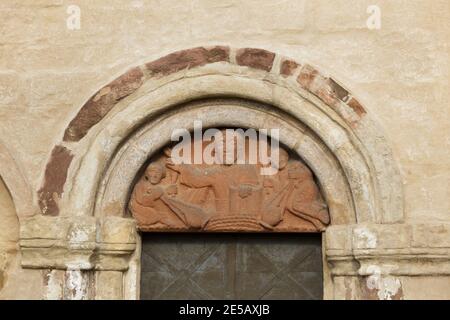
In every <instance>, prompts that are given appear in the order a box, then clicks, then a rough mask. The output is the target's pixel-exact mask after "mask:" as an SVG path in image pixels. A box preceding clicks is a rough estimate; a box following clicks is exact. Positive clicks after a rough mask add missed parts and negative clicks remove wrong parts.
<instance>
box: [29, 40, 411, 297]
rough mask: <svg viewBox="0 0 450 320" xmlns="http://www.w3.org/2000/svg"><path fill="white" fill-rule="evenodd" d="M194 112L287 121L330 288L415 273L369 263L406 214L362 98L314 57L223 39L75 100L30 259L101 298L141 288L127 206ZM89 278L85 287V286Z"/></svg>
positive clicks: (243, 123) (256, 122)
mask: <svg viewBox="0 0 450 320" xmlns="http://www.w3.org/2000/svg"><path fill="white" fill-rule="evenodd" d="M196 119H200V120H202V121H203V124H204V127H218V126H232V127H251V128H267V129H270V128H280V141H281V142H282V143H283V144H284V145H285V146H287V147H288V148H290V149H291V150H292V151H293V152H296V153H297V154H298V155H299V156H300V157H301V158H302V159H303V160H304V161H305V162H306V163H307V164H308V165H309V167H310V168H311V169H312V170H313V171H314V174H315V175H316V177H317V179H318V183H319V185H320V188H321V190H322V192H323V194H324V196H325V198H326V201H327V203H328V205H329V208H330V215H331V220H332V221H331V224H332V225H331V226H330V227H328V229H327V231H326V237H325V241H324V250H325V255H326V261H327V262H328V263H327V264H326V266H325V272H326V276H325V279H326V280H325V281H326V282H327V283H328V285H325V288H326V289H325V291H326V292H325V296H326V297H328V298H333V297H335V298H338V297H341V296H342V292H345V288H347V287H348V286H349V285H357V284H355V282H354V281H353V280H352V281H353V282H351V281H350V282H349V281H347V280H348V279H347V280H345V281H344V280H343V279H344V278H345V277H349V279H350V278H351V279H354V278H355V276H356V278H358V277H364V276H370V275H372V274H373V273H374V272H379V273H382V274H385V273H386V274H388V275H389V276H391V275H392V274H403V273H404V272H406V271H405V270H406V269H405V270H403V269H402V266H401V264H399V263H397V262H395V265H397V266H399V267H398V268H394V269H395V270H396V271H394V272H393V271H392V270H387V269H386V268H384V267H382V266H381V267H377V268H378V269H376V270H375V271H374V269H373V268H372V269H370V268H368V267H366V265H376V266H380V265H381V264H380V262H379V261H378V260H377V259H379V256H380V254H378V253H377V252H378V251H380V250H384V249H383V246H384V245H387V246H389V245H392V242H389V243H386V244H385V243H384V242H385V241H384V240H383V239H385V238H386V237H389V234H391V233H395V232H396V230H398V228H403V226H404V225H403V224H402V222H403V217H404V212H403V195H402V184H401V179H400V175H399V173H398V170H397V167H396V164H395V162H394V160H393V156H392V153H391V151H390V148H389V147H388V143H387V142H386V140H385V139H384V137H383V136H382V134H381V133H380V132H381V130H380V129H379V128H378V126H377V125H376V124H375V123H374V122H373V121H372V120H371V119H370V115H369V114H368V113H367V111H366V110H365V108H364V107H363V106H362V105H361V104H360V103H359V102H358V100H357V99H356V98H355V97H354V96H353V95H352V94H351V93H350V92H349V91H348V90H347V89H345V88H344V87H343V86H341V85H340V84H339V83H338V81H336V80H334V79H333V78H331V77H329V76H327V75H325V74H323V73H321V72H319V71H318V70H317V69H316V68H314V67H313V66H311V65H310V64H307V63H304V62H302V61H295V60H293V59H290V58H287V57H284V56H281V55H278V54H276V53H273V52H269V51H266V50H262V49H254V48H242V49H235V48H230V47H226V46H215V47H198V48H193V49H187V50H183V51H179V52H175V53H171V54H169V55H167V56H165V57H162V58H160V59H157V60H155V61H152V62H149V63H146V64H144V65H140V66H137V67H134V68H132V69H131V70H129V71H128V72H126V73H125V74H123V75H121V76H120V77H118V78H116V79H115V80H113V81H112V82H110V83H109V84H107V85H105V86H104V87H103V88H101V89H100V90H98V91H97V92H96V93H95V94H94V95H93V96H92V97H91V98H90V99H89V100H88V101H87V102H86V103H85V104H84V105H83V106H82V107H81V109H79V110H78V112H77V114H76V115H75V116H74V118H73V119H72V120H71V121H70V123H69V125H68V126H67V128H66V129H65V132H64V136H63V139H62V141H61V142H60V144H58V145H57V146H55V148H54V150H53V152H52V154H51V156H50V159H49V161H48V164H47V167H46V171H45V175H44V179H43V182H42V184H41V188H40V190H39V191H38V202H39V206H40V208H41V211H42V215H40V216H39V217H34V218H33V219H32V220H30V222H29V223H27V224H24V226H23V232H22V240H21V244H22V250H23V252H24V256H23V262H22V264H23V265H24V266H26V267H34V268H43V267H46V268H55V269H61V270H69V271H66V272H72V273H73V272H79V273H80V274H81V275H82V276H81V277H78V278H79V279H85V278H86V277H94V278H95V281H94V283H96V284H95V286H96V290H95V297H97V298H108V297H126V298H133V297H136V296H137V295H138V285H137V283H138V278H139V277H138V274H139V241H138V239H139V237H138V236H137V235H136V232H135V227H134V224H133V223H134V222H133V220H132V219H130V218H128V217H127V215H126V203H127V200H128V197H129V193H130V188H131V187H132V185H133V181H134V179H135V177H136V174H137V172H138V171H139V170H140V169H141V168H142V166H143V165H144V164H145V163H146V161H147V160H148V159H149V157H151V156H152V154H154V153H155V152H156V151H158V150H159V149H160V148H161V147H163V146H164V145H166V144H167V143H168V142H170V134H171V131H172V130H173V129H175V128H187V129H192V126H193V120H196ZM55 181H56V182H57V183H55ZM56 188H57V189H56ZM49 221H58V223H59V226H60V227H59V229H58V231H54V232H53V235H52V236H48V235H47V238H46V240H47V242H46V245H48V243H49V242H52V243H53V244H55V245H56V246H57V247H58V246H59V247H60V248H63V250H62V251H61V250H60V251H58V252H56V251H55V252H54V253H51V252H50V253H49V252H48V249H45V248H44V247H43V246H42V245H39V243H38V242H37V240H36V239H39V238H40V235H39V232H42V231H37V230H39V228H37V227H36V225H39V226H42V228H43V230H45V229H48V228H46V227H45V225H48V224H49ZM53 225H54V223H53ZM384 225H385V226H386V228H385V227H380V226H384ZM386 230H387V231H386ZM408 230H410V229H408ZM385 232H388V235H387V236H385V235H384V233H385ZM389 232H390V233H389ZM405 232H410V231H405ZM411 232H412V231H411ZM390 238H391V239H390V240H392V241H394V242H395V243H394V245H395V244H398V242H399V241H401V239H394V238H393V237H392V236H390ZM374 239H375V240H374ZM409 246H410V244H408V243H401V244H400V247H402V248H409ZM397 247H398V246H397ZM75 249H76V252H77V254H76V255H74V254H69V253H70V252H73V251H74V250H75ZM358 250H362V251H361V252H360V251H358ZM61 252H63V253H61ZM27 253H28V254H27ZM389 259H394V260H395V259H396V258H395V254H394V255H392V254H391V255H390V256H389V257H388V260H389ZM83 270H96V271H95V273H94V275H92V274H90V273H89V274H88V273H87V272H84V271H83ZM386 270H387V271H386ZM409 270H410V269H409ZM395 272H397V273H395ZM83 277H84V278H83ZM123 277H124V278H123ZM66 278H67V277H66ZM123 279H125V281H123ZM83 281H84V282H83ZM83 281H81V280H80V283H79V285H80V289H79V290H85V291H86V292H88V291H89V288H88V287H87V286H88V285H87V283H89V281H87V280H83ZM358 281H359V280H358ZM344 282H345V283H344ZM106 283H108V285H106ZM112 284H113V285H112ZM111 287H112V288H113V289H111ZM361 290H362V289H361ZM361 290H360V291H361ZM75 291H76V290H75ZM375 291H376V290H375ZM83 292H84V291H83ZM361 292H365V291H364V290H363V291H361ZM396 292H397V291H396ZM86 294H87V293H86ZM368 294H372V293H371V292H369V293H368Z"/></svg>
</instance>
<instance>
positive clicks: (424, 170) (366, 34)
mask: <svg viewBox="0 0 450 320" xmlns="http://www.w3.org/2000/svg"><path fill="white" fill-rule="evenodd" d="M70 4H76V5H78V6H79V7H80V9H81V29H80V30H69V29H68V28H67V27H66V19H67V17H68V14H67V13H66V9H67V6H68V5H70ZM371 4H377V5H378V6H379V7H380V9H381V22H382V25H381V29H379V30H369V29H368V28H367V26H366V20H367V18H368V17H369V14H368V13H367V12H366V9H367V7H368V5H371ZM0 18H1V19H0V139H1V140H2V141H3V142H4V144H5V145H6V146H7V147H8V149H9V150H10V151H11V153H12V155H13V157H14V159H15V160H16V161H17V162H18V163H19V164H20V167H21V168H23V170H24V174H25V175H26V177H27V179H28V180H29V181H30V183H31V185H32V189H33V191H34V192H35V191H36V190H38V189H39V187H40V183H41V179H42V176H43V172H44V168H45V164H46V162H47V160H48V157H49V154H50V152H51V150H52V148H53V146H54V145H55V143H57V142H58V141H60V140H61V138H62V135H63V132H64V128H65V127H66V126H67V124H68V123H69V121H70V120H71V119H72V118H73V116H74V115H75V114H76V112H77V111H78V109H79V108H80V107H81V106H82V104H83V103H84V102H85V101H86V100H87V99H88V98H89V97H90V96H91V95H92V94H93V93H94V92H95V91H96V90H97V89H99V88H100V87H102V86H103V85H104V84H106V83H107V82H109V81H110V80H112V79H113V78H115V77H116V76H117V75H119V74H121V73H123V72H124V71H126V70H127V69H129V67H130V66H133V65H138V64H141V63H142V62H145V61H151V60H153V59H155V58H157V57H159V56H162V55H165V54H167V53H169V52H172V51H175V50H179V49H184V48H190V47H195V46H199V45H213V44H226V45H230V46H232V47H259V48H265V49H269V50H271V51H274V52H278V53H282V54H284V55H286V56H290V57H293V58H297V57H298V58H301V59H300V60H306V61H309V62H310V63H311V64H313V65H316V66H318V67H319V68H320V69H321V70H322V71H325V72H328V73H329V74H330V75H333V76H334V77H335V78H336V79H338V80H340V82H341V83H342V84H344V85H345V86H346V87H347V88H348V89H349V90H350V91H351V92H352V93H354V94H355V96H356V97H358V98H359V99H360V100H361V101H362V103H363V104H364V105H365V107H366V108H367V109H368V112H369V113H370V114H371V116H372V117H373V118H374V119H375V120H377V121H378V123H379V124H380V126H381V127H382V129H383V130H384V133H385V135H386V136H387V138H388V140H389V142H390V143H391V145H392V147H393V151H394V155H395V157H396V161H397V162H398V164H399V167H400V171H401V174H402V177H403V183H404V191H405V208H406V217H407V219H408V220H410V221H420V220H425V221H430V220H432V221H450V183H449V182H450V125H449V123H450V104H449V93H448V87H449V56H448V38H449V37H450V35H449V31H450V28H449V22H448V21H450V2H449V1H447V0H377V1H373V0H370V1H366V0H352V1H349V0H334V1H327V0H309V1H308V0H296V1H282V2H279V1H275V2H274V1H266V0H251V1H250V0H249V1H245V2H242V1H237V0H220V1H215V0H206V1H200V0H196V1H194V0H193V1H179V0H164V1H152V0H148V1H146V0H133V1H131V0H130V1H126V0H98V1H89V0H70V1H66V0H5V1H1V2H0ZM4 198H5V199H6V198H7V191H6V189H5V188H4V187H1V186H0V210H1V211H0V215H1V216H2V217H3V214H4V212H12V211H11V210H12V209H11V204H10V203H9V204H8V201H9V200H8V201H6V202H5V200H3V199H4ZM8 217H10V215H9V214H8ZM7 221H8V222H7V223H3V222H2V224H1V225H0V237H3V236H4V235H7V234H8V235H9V234H10V232H11V233H15V232H16V231H14V232H13V231H12V230H16V229H14V228H17V220H15V218H8V220H7ZM11 226H12V227H11ZM5 230H7V232H6V231H5ZM15 234H17V233H15ZM15 239H16V238H15ZM0 241H1V240H0ZM0 267H1V260H0ZM30 272H32V271H30ZM35 273H36V272H35ZM36 279H37V278H36ZM8 281H9V283H11V281H12V280H11V279H10V280H8ZM17 281H18V280H17ZM39 281H42V277H41V276H39ZM32 283H33V285H34V286H35V287H36V288H37V287H38V286H39V285H42V284H40V282H39V283H38V280H34V282H33V281H32ZM407 283H408V284H407V285H405V287H404V291H405V298H406V297H414V294H413V293H409V292H413V291H414V290H415V289H414V288H417V287H420V285H421V284H429V285H430V286H436V287H439V288H441V289H439V290H444V291H445V286H444V287H442V285H440V282H439V281H437V280H433V279H415V278H410V279H409V280H407ZM0 287H1V285H0ZM6 287H7V285H5V287H4V289H3V291H4V290H6ZM15 287H16V288H18V289H17V290H20V292H19V291H16V293H14V292H12V291H11V292H12V293H10V297H12V296H13V295H14V294H16V295H17V296H19V295H22V294H24V295H25V292H27V290H24V289H20V288H19V286H15ZM407 288H411V289H410V290H409V289H407ZM430 290H431V289H430ZM28 291H29V290H28ZM407 291H408V293H406V292H407ZM27 294H28V295H29V294H30V293H29V292H27ZM2 295H3V297H4V296H5V294H4V293H3V292H2V291H0V298H2ZM35 297H38V295H36V296H35ZM416 297H421V296H420V293H418V295H416Z"/></svg>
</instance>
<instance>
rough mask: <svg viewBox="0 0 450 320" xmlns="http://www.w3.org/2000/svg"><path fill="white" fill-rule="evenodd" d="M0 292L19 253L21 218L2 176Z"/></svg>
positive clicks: (0, 188) (0, 199) (0, 191)
mask: <svg viewBox="0 0 450 320" xmlns="http://www.w3.org/2000/svg"><path fill="white" fill-rule="evenodd" d="M0 221H1V223H0V293H1V290H2V289H3V287H4V286H5V284H6V281H7V273H6V270H7V268H8V266H9V265H10V262H11V261H12V260H13V259H14V256H15V255H16V253H17V242H18V240H19V220H18V218H17V214H16V209H15V207H14V203H13V200H12V198H11V194H10V193H9V191H8V189H7V187H6V185H5V183H4V182H3V180H2V178H1V177H0Z"/></svg>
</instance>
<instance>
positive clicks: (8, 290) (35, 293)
mask: <svg viewBox="0 0 450 320" xmlns="http://www.w3.org/2000/svg"><path fill="white" fill-rule="evenodd" d="M18 239H19V220H18V219H17V215H16V211H15V208H14V203H13V201H12V199H11V196H10V194H9V191H8V189H7V188H6V186H5V183H4V182H3V180H2V178H1V177H0V300H2V299H15V298H21V299H39V298H41V297H42V294H43V292H44V291H43V288H44V285H43V277H42V276H41V273H40V271H36V270H24V269H22V268H21V266H20V253H19V251H18V243H17V240H18Z"/></svg>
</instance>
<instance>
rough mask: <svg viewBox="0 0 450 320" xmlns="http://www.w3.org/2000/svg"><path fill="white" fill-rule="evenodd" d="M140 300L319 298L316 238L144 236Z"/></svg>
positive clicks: (320, 279)
mask: <svg viewBox="0 0 450 320" xmlns="http://www.w3.org/2000/svg"><path fill="white" fill-rule="evenodd" d="M141 256H142V258H141V259H142V261H141V262H142V263H141V268H142V269H141V299H143V300H149V299H186V300H190V299H252V300H253V299H254V300H259V299H307V300H319V299H322V298H323V270H322V252H321V234H320V233H311V234H308V233H277V234H268V233H143V234H142V255H141Z"/></svg>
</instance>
